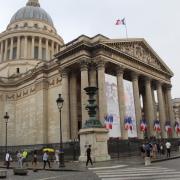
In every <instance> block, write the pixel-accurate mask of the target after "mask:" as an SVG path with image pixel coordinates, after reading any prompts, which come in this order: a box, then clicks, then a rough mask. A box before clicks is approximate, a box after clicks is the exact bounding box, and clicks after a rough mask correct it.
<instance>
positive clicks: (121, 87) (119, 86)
mask: <svg viewBox="0 0 180 180" xmlns="http://www.w3.org/2000/svg"><path fill="white" fill-rule="evenodd" d="M116 74H117V91H118V101H119V113H120V115H119V116H120V126H121V127H120V128H121V137H122V138H123V139H128V131H127V130H125V128H124V118H125V110H126V109H125V101H124V82H123V74H124V67H123V66H120V67H118V68H117V69H116Z"/></svg>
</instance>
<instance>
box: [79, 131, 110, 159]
mask: <svg viewBox="0 0 180 180" xmlns="http://www.w3.org/2000/svg"><path fill="white" fill-rule="evenodd" d="M79 135H80V151H81V153H80V157H79V161H82V162H84V161H86V160H87V157H86V149H87V148H88V146H89V145H91V158H92V161H94V162H97V161H107V160H110V159H111V158H110V156H109V154H108V147H107V140H108V130H106V129H105V128H87V129H81V130H80V131H79Z"/></svg>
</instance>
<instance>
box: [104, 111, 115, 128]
mask: <svg viewBox="0 0 180 180" xmlns="http://www.w3.org/2000/svg"><path fill="white" fill-rule="evenodd" d="M104 119H105V128H106V129H112V124H113V115H112V114H110V115H106V116H105V117H104Z"/></svg>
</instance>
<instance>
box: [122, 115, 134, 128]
mask: <svg viewBox="0 0 180 180" xmlns="http://www.w3.org/2000/svg"><path fill="white" fill-rule="evenodd" d="M124 128H125V130H131V131H132V129H133V125H132V119H131V117H130V116H128V117H126V118H125V119H124Z"/></svg>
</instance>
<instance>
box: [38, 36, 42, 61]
mask: <svg viewBox="0 0 180 180" xmlns="http://www.w3.org/2000/svg"><path fill="white" fill-rule="evenodd" d="M38 59H42V38H41V37H39V48H38Z"/></svg>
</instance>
